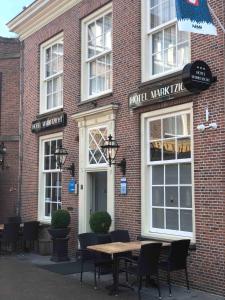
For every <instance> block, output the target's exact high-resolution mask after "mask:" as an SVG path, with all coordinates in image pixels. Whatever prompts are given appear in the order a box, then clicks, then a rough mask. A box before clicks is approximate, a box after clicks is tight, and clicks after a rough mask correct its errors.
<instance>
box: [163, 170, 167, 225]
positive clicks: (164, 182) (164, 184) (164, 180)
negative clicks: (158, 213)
mask: <svg viewBox="0 0 225 300" xmlns="http://www.w3.org/2000/svg"><path fill="white" fill-rule="evenodd" d="M163 175H164V178H163V190H164V195H163V196H164V197H163V198H164V199H163V200H164V203H163V205H164V229H167V228H166V166H165V165H164V166H163Z"/></svg>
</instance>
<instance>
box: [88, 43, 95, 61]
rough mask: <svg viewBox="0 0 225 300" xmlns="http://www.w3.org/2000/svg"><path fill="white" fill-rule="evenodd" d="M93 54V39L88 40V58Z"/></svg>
mask: <svg viewBox="0 0 225 300" xmlns="http://www.w3.org/2000/svg"><path fill="white" fill-rule="evenodd" d="M93 56H95V40H91V41H90V42H88V58H91V57H93Z"/></svg>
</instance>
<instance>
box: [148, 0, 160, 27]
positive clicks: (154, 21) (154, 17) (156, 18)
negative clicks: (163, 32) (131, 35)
mask: <svg viewBox="0 0 225 300" xmlns="http://www.w3.org/2000/svg"><path fill="white" fill-rule="evenodd" d="M150 20H151V24H150V28H155V27H157V26H159V25H160V24H161V23H162V18H161V15H160V6H159V5H158V6H156V7H154V8H152V9H151V10H150Z"/></svg>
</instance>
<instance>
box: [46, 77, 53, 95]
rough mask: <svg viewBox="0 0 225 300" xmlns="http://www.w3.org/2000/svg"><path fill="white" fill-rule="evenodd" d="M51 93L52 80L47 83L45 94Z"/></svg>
mask: <svg viewBox="0 0 225 300" xmlns="http://www.w3.org/2000/svg"><path fill="white" fill-rule="evenodd" d="M51 93H52V80H49V81H47V94H48V95H49V94H51Z"/></svg>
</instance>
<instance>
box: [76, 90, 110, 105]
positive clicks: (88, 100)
mask: <svg viewBox="0 0 225 300" xmlns="http://www.w3.org/2000/svg"><path fill="white" fill-rule="evenodd" d="M112 95H113V92H108V93H105V94H101V95H99V96H96V97H93V98H88V99H84V100H81V101H80V102H79V103H78V104H77V105H78V106H81V105H83V104H87V103H93V104H94V103H95V101H97V100H101V99H103V98H106V97H110V96H112Z"/></svg>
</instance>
